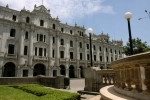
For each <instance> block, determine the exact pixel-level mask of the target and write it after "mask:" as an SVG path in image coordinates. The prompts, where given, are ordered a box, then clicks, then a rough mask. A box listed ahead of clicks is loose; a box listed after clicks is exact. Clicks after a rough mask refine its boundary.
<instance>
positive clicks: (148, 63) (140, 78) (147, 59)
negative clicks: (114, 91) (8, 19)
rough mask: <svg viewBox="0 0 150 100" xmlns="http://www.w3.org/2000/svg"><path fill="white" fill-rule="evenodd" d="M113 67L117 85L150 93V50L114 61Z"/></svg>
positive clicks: (125, 88) (121, 87)
mask: <svg viewBox="0 0 150 100" xmlns="http://www.w3.org/2000/svg"><path fill="white" fill-rule="evenodd" d="M111 67H112V68H113V70H114V72H115V87H118V88H120V89H123V90H128V91H132V92H133V93H134V92H144V93H145V92H146V93H150V75H149V74H150V52H146V53H142V54H138V55H133V56H129V57H126V58H122V59H120V60H117V61H114V62H112V64H111ZM144 86H145V87H146V88H144Z"/></svg>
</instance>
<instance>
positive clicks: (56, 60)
mask: <svg viewBox="0 0 150 100" xmlns="http://www.w3.org/2000/svg"><path fill="white" fill-rule="evenodd" d="M59 40H60V38H59V36H58V35H57V37H56V52H55V54H56V59H55V62H56V66H59V44H60V43H59Z"/></svg>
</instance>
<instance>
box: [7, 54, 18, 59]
mask: <svg viewBox="0 0 150 100" xmlns="http://www.w3.org/2000/svg"><path fill="white" fill-rule="evenodd" d="M5 58H7V59H17V54H7V53H6V54H5Z"/></svg>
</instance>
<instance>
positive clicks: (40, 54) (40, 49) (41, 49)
mask: <svg viewBox="0 0 150 100" xmlns="http://www.w3.org/2000/svg"><path fill="white" fill-rule="evenodd" d="M42 52H43V48H39V56H42Z"/></svg>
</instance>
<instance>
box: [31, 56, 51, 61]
mask: <svg viewBox="0 0 150 100" xmlns="http://www.w3.org/2000/svg"><path fill="white" fill-rule="evenodd" d="M33 60H34V61H48V57H45V56H33Z"/></svg>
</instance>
